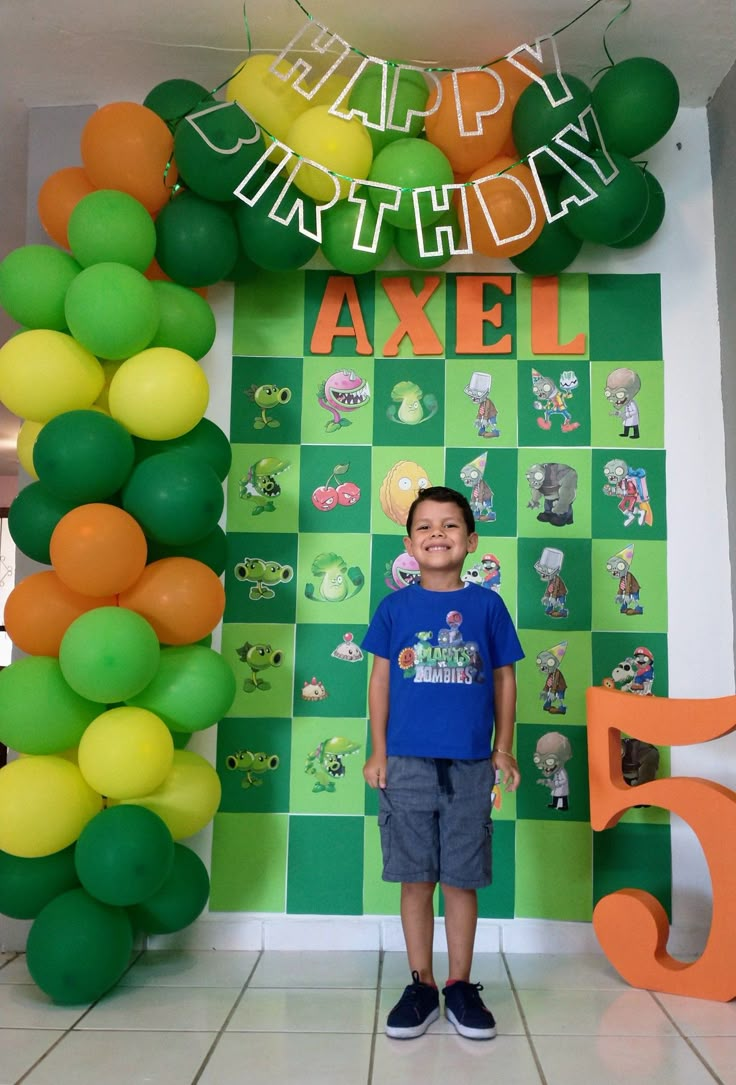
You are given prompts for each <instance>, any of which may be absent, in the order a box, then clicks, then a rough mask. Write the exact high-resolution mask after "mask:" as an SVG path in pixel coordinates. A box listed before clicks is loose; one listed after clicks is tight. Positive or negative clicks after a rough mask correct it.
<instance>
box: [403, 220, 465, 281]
mask: <svg viewBox="0 0 736 1085" xmlns="http://www.w3.org/2000/svg"><path fill="white" fill-rule="evenodd" d="M440 227H445V229H448V228H449V229H450V230H451V231H452V236H453V240H454V243H455V245H457V244H458V242H459V241H460V234H461V230H460V221H459V219H458V217H457V211H456V210H455V208H454V207H451V208H450V210H449V211H445V213H444V215H442V216H441V217H440V218H438V219H437V221H436V222H433V223H432V225H431V226H423V227H422V237H423V238H424V248H425V249H428V250H430V251H432V250H435V249H437V247H438V243H437V230H438V229H439V228H440ZM439 247H440V250H441V251H440V254H439V255H438V256H425V255H423V254H422V252H421V250H420V248H419V234H418V233H417V231H416V230H415V229H410V230H397V231H396V249H397V252H398V254H399V256H400V257H401V259H402V260H403V261H404V262H405V263H407V264H409V266H410V267H417V268H434V267H442V265H443V264H446V263H447V261H448V260H450V259H451V258H452V253H450V252H449V251H448V249H449V242H448V240H447V236H446V234H441V235H440V242H439Z"/></svg>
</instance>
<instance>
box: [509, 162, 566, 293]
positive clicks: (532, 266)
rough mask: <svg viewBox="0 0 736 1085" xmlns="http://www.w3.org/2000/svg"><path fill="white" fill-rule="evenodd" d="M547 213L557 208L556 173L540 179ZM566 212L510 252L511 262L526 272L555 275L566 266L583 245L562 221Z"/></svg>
mask: <svg viewBox="0 0 736 1085" xmlns="http://www.w3.org/2000/svg"><path fill="white" fill-rule="evenodd" d="M542 187H543V188H544V195H545V198H546V201H547V205H548V207H549V209H550V214H552V215H557V213H558V212H559V211H560V210H561V208H560V200H559V188H560V184H559V176H558V175H555V176H554V177H547V178H545V179H544V181H543V183H542ZM566 217H567V216H564V215H563V216H562V217H561V218H555V219H554V220H553V221H552V222H549V221H546V222H545V224H544V226H543V227H542V232H541V234H540V235H539V237H538V238H537V239H536V241H534V242H533V243H532V244H531V245H530V246H529V248H528V249H524V251H523V252H520V253H519V254H518V255H517V256H512V257H511V258H510V259H511V263H512V264H514V265H515V266H516V267H518V268H519V270H520V271H523V272H525V273H526V274H527V275H557V274H558V273H559V272H560V271H564V270H565V268H566V267H569V266H570V264H571V263H572V262H573V260H574V259H575V257H576V256H577V255H578V253H579V252H580V250H581V248H582V247H583V242H582V238H579V237H575V235H574V234H571V233H570V231H569V230H568V228H567V226H566V225H565V220H566Z"/></svg>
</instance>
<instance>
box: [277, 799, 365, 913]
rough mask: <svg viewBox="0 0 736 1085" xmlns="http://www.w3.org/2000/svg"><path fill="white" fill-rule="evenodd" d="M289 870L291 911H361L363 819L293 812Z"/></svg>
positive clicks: (289, 908)
mask: <svg viewBox="0 0 736 1085" xmlns="http://www.w3.org/2000/svg"><path fill="white" fill-rule="evenodd" d="M288 869H289V881H288V892H287V911H288V912H290V913H292V914H301V915H360V914H361V912H362V908H363V818H362V817H320V816H314V817H307V816H304V817H302V816H299V815H292V816H291V818H290V819H289V861H288Z"/></svg>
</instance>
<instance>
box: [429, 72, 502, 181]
mask: <svg viewBox="0 0 736 1085" xmlns="http://www.w3.org/2000/svg"><path fill="white" fill-rule="evenodd" d="M455 80H457V91H456V90H455ZM440 86H441V88H442V99H441V101H440V104H439V108H438V109H437V111H436V112H435V113H432V114H430V116H428V117H427V119H426V121H425V128H426V130H427V138H428V139H429V141H430V143H434V145H435V146H436V147H439V149H440V150H441V151H442V152H443V153H444V154H445V155H446V156H447V158H448V159H449V161H450V164H451V165H452V168H453V170H454V172H455V173H461V174H462V173H472V172H473V170H476V169H478V167H479V166H482V165H483V163H484V162H489V161H490V160H491V159H492V158H495V156H496V155H497V154H498V152H499V150H500V149H501V147H502V146H503V144H504V143H505V141H506V138H507V137H508V134H509V132H510V131H511V116H512V114H513V106H512V104H511V101H510V99H509V98H508V96H505V97H504V101H503V102H502V104H501V105H500V107H499V102H500V100H501V97H502V88H501V87H500V85H499V82H498V80H497V79H496V77H495V76H494V75H493V73H492V71H491V70H487V71H473V72H457V73H452V72H448V74H447V75H443V76H442V78H441V79H440ZM437 95H438V90H437V88H436V87H435V89H434V90H433V91H432V93H431V94H430V96H429V101H428V102H427V107H426V108H427V109H428V110H429V109H431V108H432V106H433V105H434V103H435V102H436V101H437ZM489 109H495V110H496V112H495V113H492V114H491V115H490V116H481V115H480V114H483V113H484V111H486V110H489ZM461 121H462V125H461Z"/></svg>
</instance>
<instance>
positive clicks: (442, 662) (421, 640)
mask: <svg viewBox="0 0 736 1085" xmlns="http://www.w3.org/2000/svg"><path fill="white" fill-rule="evenodd" d="M445 621H446V622H447V625H446V626H445V627H443V628H442V629H440V630H439V632H438V633H437V638H436V643H435V636H434V631H433V630H431V629H425V630H422V631H421V632H419V633H416V634H415V636H416V640H415V642H414V644H413V646H411V647H406V648H402V649H401V651H400V652H399V657H398V664H399V667H400V668H401V671H402V673H403V675H404V678H411V679H413V681H414V682H442V683H443V684H447V683H450V682H452V683H455V684H458V685H466V686H470V685H472V684H473V683H474V682H478V683H479V682H482V681H483V659H482V657H481V654H480V651H479V649H478V645H477V643H476V642H475V641H470V640H469V641H465V640H463V634H462V632H461V630H460V626H461V625H462V624H463V616H462V614H461V613H460V611H459V610H450V611H448V613H447V617H446V618H445Z"/></svg>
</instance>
